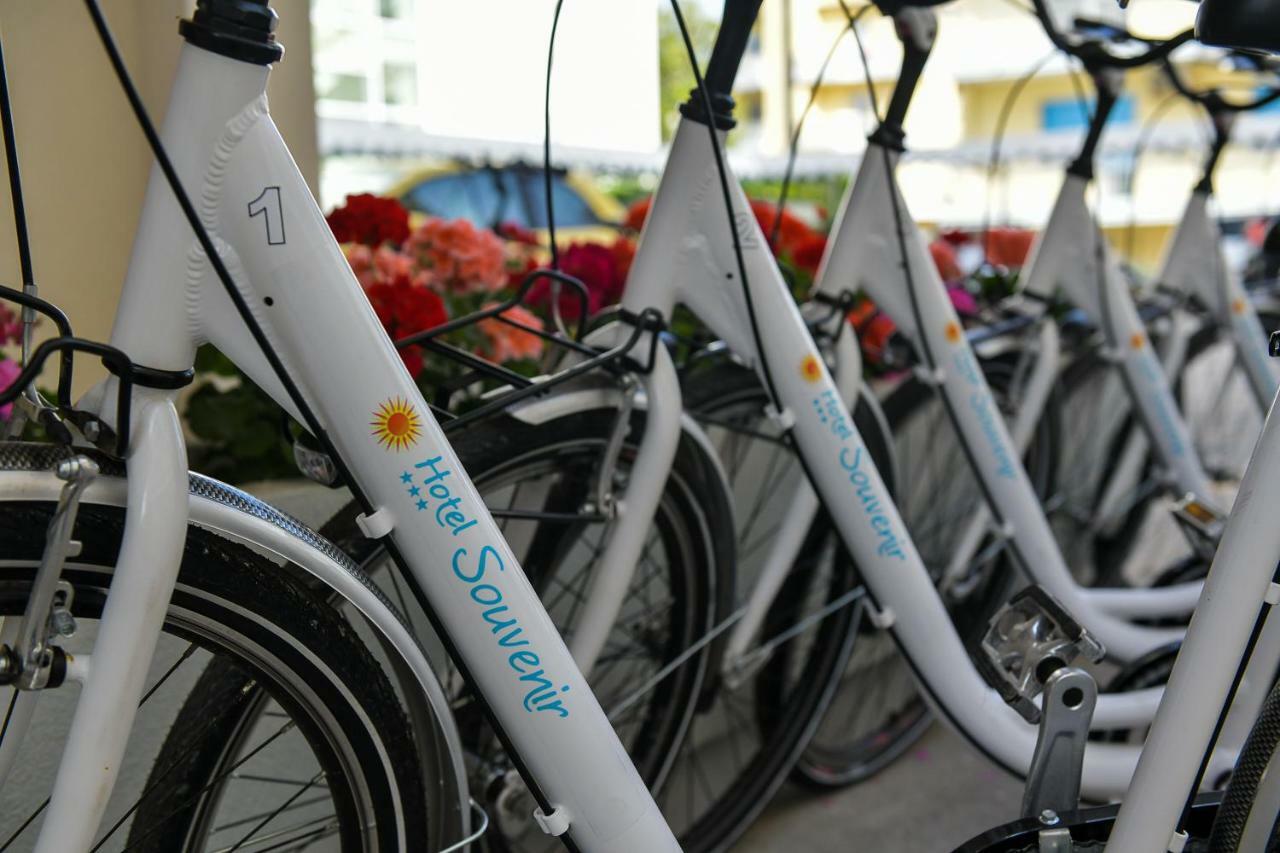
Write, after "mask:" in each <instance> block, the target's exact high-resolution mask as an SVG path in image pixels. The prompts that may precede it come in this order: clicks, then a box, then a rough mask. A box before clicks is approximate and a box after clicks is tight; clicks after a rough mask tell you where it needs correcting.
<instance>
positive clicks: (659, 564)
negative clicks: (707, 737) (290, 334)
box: [323, 409, 734, 853]
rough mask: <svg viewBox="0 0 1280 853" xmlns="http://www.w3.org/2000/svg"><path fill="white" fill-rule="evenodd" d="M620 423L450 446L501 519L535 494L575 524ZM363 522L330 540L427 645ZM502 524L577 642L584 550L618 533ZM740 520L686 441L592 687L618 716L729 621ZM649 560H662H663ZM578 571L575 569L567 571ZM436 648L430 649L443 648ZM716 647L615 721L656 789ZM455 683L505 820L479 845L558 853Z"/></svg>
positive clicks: (492, 434) (486, 787)
mask: <svg viewBox="0 0 1280 853" xmlns="http://www.w3.org/2000/svg"><path fill="white" fill-rule="evenodd" d="M616 417H617V415H616V411H615V410H613V409H601V410H593V411H585V412H581V411H580V412H575V413H571V414H568V415H564V416H560V417H555V418H553V419H551V420H549V421H546V422H543V423H539V424H528V423H524V422H522V421H519V420H516V419H515V418H511V417H505V416H504V417H500V418H495V419H492V420H487V421H484V422H482V423H480V424H478V425H477V426H475V427H473V428H471V429H469V430H466V431H464V432H461V433H459V434H457V435H455V436H451V441H452V442H453V447H454V450H455V451H456V452H457V453H458V455H459V457H460V458H461V460H462V463H463V466H464V467H465V468H466V470H467V472H468V474H469V475H470V476H471V478H472V480H473V482H474V483H475V484H476V487H477V488H478V489H479V490H480V493H481V495H482V496H483V497H484V499H485V501H486V503H487V504H488V505H489V506H490V509H491V510H492V509H499V510H500V511H501V509H503V508H504V507H503V506H502V502H504V501H507V500H510V501H511V504H510V505H508V506H507V507H506V508H508V509H509V508H510V506H515V505H520V506H521V507H522V508H529V507H524V506H523V504H520V500H521V495H522V494H524V495H528V494H531V493H533V494H539V495H542V497H539V498H538V501H539V503H538V505H537V507H536V508H538V509H541V510H544V511H552V512H556V513H559V514H560V515H561V516H562V517H563V516H571V515H573V514H574V513H580V512H581V511H582V508H583V506H584V503H585V502H586V501H588V500H589V499H590V498H591V497H592V496H593V495H594V488H595V484H596V478H597V475H598V465H599V464H600V461H601V458H602V457H603V454H604V450H605V447H606V444H607V442H608V439H609V437H610V436H611V435H612V432H613V428H614V423H615V420H616ZM643 424H644V420H643V416H642V415H640V414H636V415H635V416H633V419H632V424H631V431H630V432H629V433H628V436H627V438H626V440H625V441H624V443H623V447H622V451H621V454H620V457H619V471H620V472H621V476H625V475H626V472H627V471H629V467H630V465H631V463H632V461H633V460H634V458H635V451H636V447H637V442H638V441H639V439H640V437H641V436H642V434H643ZM535 478H536V479H535ZM529 483H545V484H546V486H547V488H546V489H545V490H544V491H542V492H539V491H538V490H537V488H532V487H529V486H527V485H525V484H529ZM522 488H523V489H525V490H526V491H524V492H522V491H521V489H522ZM355 514H356V508H355V507H354V506H351V507H347V508H345V509H344V510H343V511H341V512H340V513H339V514H338V515H337V516H335V518H334V519H333V520H331V521H330V522H329V523H328V524H327V525H326V526H325V527H324V530H323V532H324V533H325V535H327V536H328V537H329V538H330V539H331V540H332V541H334V542H335V543H336V544H338V545H339V547H342V548H343V549H344V550H346V551H347V552H348V553H349V554H351V555H352V556H353V557H354V558H356V560H357V561H358V562H360V563H362V564H363V565H365V566H366V567H368V568H367V570H368V571H369V573H370V574H371V575H372V576H373V577H374V579H375V581H376V582H378V583H379V584H381V585H383V586H384V588H385V589H386V590H387V591H388V594H390V595H392V597H393V598H394V599H396V600H398V601H399V602H400V603H401V604H402V606H403V607H405V609H406V610H407V611H408V612H410V614H411V622H412V623H413V624H414V625H415V626H416V627H417V628H418V629H419V630H420V631H421V632H422V633H424V634H429V633H430V629H429V627H428V626H427V625H426V623H425V619H424V618H422V616H421V610H420V608H418V607H417V606H416V605H415V604H414V603H413V602H412V598H411V596H408V595H405V594H404V589H403V587H404V586H405V579H404V578H399V579H397V578H396V574H397V573H396V572H394V571H386V570H385V569H386V567H387V561H386V558H385V554H384V553H383V552H382V551H381V550H380V549H379V548H378V547H377V546H376V543H371V542H370V541H369V540H368V539H366V538H364V537H363V536H362V535H361V534H360V533H359V531H358V530H357V529H356V527H355V524H354V518H355ZM497 517H498V518H499V523H500V525H502V526H503V529H504V533H505V534H506V535H507V537H508V540H509V541H510V542H511V543H512V545H513V547H514V548H516V550H517V555H518V556H519V557H520V558H521V564H522V568H523V569H524V571H525V573H526V574H527V575H528V577H529V579H530V581H531V582H532V583H533V585H534V588H535V589H537V590H538V592H539V595H541V596H542V598H543V602H544V604H546V605H547V608H548V612H549V613H550V615H551V617H552V620H553V621H554V622H555V623H556V627H557V629H558V630H560V632H561V633H562V635H564V636H565V638H566V639H567V640H569V639H571V638H572V635H573V628H574V625H575V624H576V619H577V613H578V610H577V607H578V605H579V604H581V601H582V595H581V592H582V590H583V588H584V587H585V584H587V583H589V581H590V577H591V568H592V567H593V566H594V562H592V561H589V562H587V563H586V564H585V565H584V566H579V565H578V562H577V556H576V555H580V554H582V553H583V551H582V546H583V545H584V544H585V545H586V547H587V549H591V548H593V547H594V546H592V544H591V542H592V540H593V539H596V538H599V539H602V538H603V536H604V535H605V533H604V532H603V530H604V524H607V522H603V523H602V522H598V521H590V520H585V519H584V520H582V521H568V522H565V521H547V522H532V521H519V520H512V519H509V518H508V519H507V520H504V517H503V515H501V514H499V515H498V516H497ZM731 518H732V514H731V509H730V507H729V504H728V501H727V496H726V495H725V494H724V490H723V489H722V488H720V487H719V486H718V475H717V474H716V472H715V469H714V465H713V464H712V463H711V462H710V461H709V460H708V459H707V457H706V454H705V453H704V452H703V451H702V450H701V448H700V447H698V446H697V445H696V444H695V443H694V442H692V441H691V440H689V439H687V438H686V439H684V440H682V441H681V443H680V447H679V449H678V451H677V454H676V460H675V464H674V467H673V470H672V474H671V477H670V478H669V479H668V482H667V486H666V490H665V492H664V495H663V499H662V501H661V503H660V506H659V510H658V515H657V518H656V519H655V524H654V526H653V528H651V530H650V534H649V535H650V537H651V539H650V543H649V546H648V549H647V551H646V554H647V556H646V558H645V561H644V562H642V565H641V567H640V569H638V570H637V572H636V577H634V578H633V580H632V587H631V590H630V591H629V595H628V600H627V604H626V605H624V611H623V614H622V615H621V616H620V620H619V624H618V625H616V626H615V628H614V631H613V633H612V634H611V635H610V641H609V644H608V645H607V647H606V651H607V650H608V649H610V648H614V649H630V650H631V651H629V652H623V651H618V652H617V653H616V654H615V655H613V656H612V657H610V656H609V655H608V654H606V655H605V656H602V658H601V661H600V663H598V664H597V666H596V668H595V669H594V670H593V671H592V673H591V677H590V679H589V683H590V684H591V686H592V689H593V691H595V693H596V696H597V698H599V699H600V701H601V704H602V706H603V707H604V708H605V710H606V712H608V711H609V710H610V708H611V707H614V706H615V705H616V704H617V703H619V702H620V701H621V700H622V699H623V698H624V697H627V696H628V694H629V693H631V692H632V691H633V690H635V688H636V687H637V685H640V684H644V683H645V682H646V680H647V679H648V678H649V676H650V675H652V674H653V673H655V672H656V671H657V670H659V669H660V668H662V667H663V666H666V665H667V664H670V663H671V662H673V661H675V659H676V658H677V657H678V656H680V654H681V653H682V652H685V651H686V650H687V649H689V648H691V647H693V646H694V645H695V644H696V643H697V642H698V641H699V640H701V639H702V638H704V637H705V636H706V635H707V634H708V633H709V632H710V631H711V630H712V628H713V627H714V626H715V625H716V624H717V623H718V622H719V621H720V620H722V619H723V618H725V616H726V615H727V608H728V605H729V602H731V601H732V596H733V589H732V584H733V572H732V568H733V552H734V551H733V540H732V537H731V535H728V534H727V533H726V531H728V530H730V528H731V524H732V522H731ZM597 534H598V536H597ZM517 540H518V541H517ZM649 550H653V551H656V552H659V553H658V554H657V556H653V555H650V554H649ZM596 556H598V553H597V554H596ZM570 562H572V563H574V565H573V566H572V567H570V566H568V565H567V564H568V563H570ZM650 563H652V564H653V565H650ZM655 566H656V568H654V567H655ZM655 587H656V592H655ZM655 595H656V596H662V595H669V596H670V600H669V601H667V602H665V604H663V603H661V602H660V604H659V605H653V604H652V602H653V600H654V598H655ZM642 622H643V624H642ZM425 644H426V645H427V646H428V648H430V647H431V646H432V641H431V640H430V639H428V640H426V642H425ZM715 647H716V644H715V643H711V644H708V645H706V646H700V647H699V648H698V649H697V650H696V651H695V652H694V653H693V654H692V655H691V656H690V657H689V658H688V659H687V660H686V661H684V662H683V663H682V664H681V665H680V666H678V667H677V668H676V669H675V670H674V671H673V672H671V673H670V674H669V675H668V676H667V677H666V678H664V679H662V680H661V681H659V682H658V683H657V685H656V686H654V687H652V688H651V689H650V690H649V691H648V692H647V693H646V694H644V695H643V696H642V697H641V699H640V700H639V701H636V702H634V703H633V704H632V705H631V706H630V708H629V709H628V710H626V711H624V712H622V713H621V714H620V715H617V716H614V717H613V722H614V725H615V727H616V728H617V730H618V734H619V737H620V738H621V739H622V741H623V744H624V746H626V747H627V749H628V751H629V753H630V755H631V758H632V760H633V762H634V763H635V764H636V768H637V770H638V771H639V772H640V774H641V777H642V778H643V779H645V781H646V783H647V784H649V785H650V787H651V788H653V789H658V788H660V787H661V786H662V785H663V784H664V782H665V780H666V779H667V778H668V776H669V774H670V772H671V768H672V766H673V764H674V762H675V756H676V755H677V753H678V751H679V748H680V745H681V743H682V741H683V739H684V736H685V733H686V732H687V730H688V727H689V725H690V721H691V719H692V718H693V716H694V714H695V710H696V707H697V702H698V698H699V696H700V695H701V694H702V691H703V689H704V679H705V676H706V673H707V668H708V660H709V659H710V657H711V656H712V654H713V649H714V648H715ZM606 658H609V660H607V661H606ZM624 658H625V659H624ZM642 658H643V659H642ZM627 659H629V660H630V663H628V662H627ZM443 680H444V682H445V683H446V685H448V684H456V685H457V686H458V687H459V692H458V693H457V694H455V696H454V699H455V703H456V704H457V705H458V707H459V713H458V724H459V729H460V731H461V734H462V738H463V745H464V748H466V749H467V751H468V753H469V755H470V757H471V758H472V759H475V760H474V762H473V763H474V765H475V767H476V773H475V774H474V776H473V778H472V779H471V782H472V793H473V795H474V796H475V797H476V799H477V800H479V801H481V804H482V805H483V806H484V807H485V808H486V810H488V811H489V813H490V815H491V816H492V817H494V818H495V825H494V827H493V828H491V829H490V831H489V833H488V834H487V835H486V836H485V838H484V839H483V840H482V842H481V843H482V845H483V848H484V849H486V850H491V851H502V853H506V851H517V850H518V851H543V850H548V851H549V850H554V849H559V846H560V842H558V841H556V840H554V839H549V838H548V837H547V836H546V835H544V834H543V833H541V832H540V831H539V830H538V829H537V828H536V827H535V826H533V825H532V821H531V820H529V817H528V816H529V814H530V813H531V812H532V808H533V804H532V803H531V802H530V801H529V800H528V796H527V794H524V795H523V796H515V797H513V795H512V790H513V789H512V787H511V783H510V781H509V780H510V778H511V777H510V776H509V775H508V771H509V770H510V769H511V767H512V765H511V763H510V761H509V759H508V758H507V757H506V756H505V754H504V753H503V752H502V750H501V748H500V746H499V744H498V743H497V741H496V738H495V737H494V735H493V733H492V730H491V729H490V727H489V725H488V722H487V719H486V718H485V717H484V716H483V715H482V714H480V713H479V711H478V708H476V707H475V703H468V702H467V701H466V699H465V695H466V692H465V689H464V688H462V686H461V684H460V682H459V681H458V680H457V679H456V678H455V677H454V674H453V673H452V672H449V673H448V674H446V676H445V677H444V679H443ZM526 807H527V808H526ZM685 849H686V850H692V849H695V848H692V847H688V846H686V848H685Z"/></svg>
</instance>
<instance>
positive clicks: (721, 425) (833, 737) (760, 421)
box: [686, 363, 923, 784]
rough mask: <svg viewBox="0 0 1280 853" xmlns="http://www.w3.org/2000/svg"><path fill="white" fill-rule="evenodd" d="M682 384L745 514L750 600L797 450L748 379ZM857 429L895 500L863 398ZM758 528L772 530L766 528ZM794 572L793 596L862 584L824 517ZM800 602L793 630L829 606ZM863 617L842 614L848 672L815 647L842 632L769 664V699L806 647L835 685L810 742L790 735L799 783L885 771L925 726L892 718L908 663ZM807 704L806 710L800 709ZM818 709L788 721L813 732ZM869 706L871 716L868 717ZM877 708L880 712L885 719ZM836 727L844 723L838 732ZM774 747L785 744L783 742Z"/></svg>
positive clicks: (704, 374) (745, 577)
mask: <svg viewBox="0 0 1280 853" xmlns="http://www.w3.org/2000/svg"><path fill="white" fill-rule="evenodd" d="M686 385H687V396H688V400H689V402H690V408H691V409H692V411H693V412H694V416H695V417H697V418H698V419H699V420H700V421H702V422H703V424H704V425H705V426H706V428H707V431H708V434H709V435H710V436H711V438H712V440H713V441H715V442H716V444H717V446H718V447H719V448H720V453H721V459H722V460H723V462H724V465H725V468H726V471H727V473H728V475H729V478H730V481H731V483H732V485H733V488H734V495H735V502H736V505H737V506H738V507H739V509H740V510H743V511H742V512H740V513H739V525H738V528H739V540H738V541H739V554H738V562H739V578H740V584H739V588H740V590H741V595H740V597H741V598H743V599H746V597H747V596H748V594H749V591H750V590H751V589H753V588H754V586H755V583H756V579H757V578H758V576H759V574H760V572H761V571H762V569H763V568H764V565H763V564H764V560H765V559H766V558H767V555H766V553H765V552H766V551H767V548H766V545H767V544H768V543H771V542H772V541H773V538H774V536H775V534H776V533H777V530H778V522H779V520H780V518H781V512H782V509H783V508H784V507H785V506H786V505H787V504H788V503H789V502H790V499H791V496H792V495H793V494H794V490H795V489H796V488H797V487H798V485H799V484H800V482H801V478H802V477H803V472H802V471H801V469H800V466H799V464H798V462H797V460H796V459H795V457H794V452H793V451H792V449H791V448H790V447H789V446H788V445H783V444H780V443H778V441H777V435H776V428H774V427H773V426H772V424H771V423H770V422H769V421H768V420H767V419H766V418H765V416H764V408H765V405H766V403H767V402H768V401H767V398H766V396H765V394H764V391H763V390H762V389H761V387H760V384H759V381H758V380H757V379H756V377H755V375H754V374H753V373H752V372H751V371H749V370H746V369H745V368H742V367H739V366H737V365H734V364H729V363H721V364H717V365H715V366H713V367H711V368H708V369H705V370H702V371H699V372H697V373H695V374H694V377H693V379H692V380H690V381H687V382H686ZM854 423H855V425H856V426H857V429H858V431H859V433H860V434H861V436H862V438H863V441H864V442H866V444H867V447H868V450H869V451H870V453H871V456H872V459H873V460H874V461H875V463H876V465H877V467H878V468H879V470H880V471H881V472H882V475H883V476H884V477H885V479H886V485H887V486H888V488H889V490H890V493H892V491H893V483H892V472H893V466H892V464H890V456H889V449H888V444H887V437H886V434H885V429H884V427H883V425H882V423H881V421H880V419H879V418H878V417H877V416H876V415H875V413H874V412H873V410H872V408H871V405H870V403H869V401H867V400H866V399H863V400H862V402H861V403H860V404H859V405H858V407H857V409H856V411H855V413H854ZM761 519H766V520H767V522H766V523H760V520H761ZM792 572H793V577H795V578H797V580H794V581H792V583H794V584H796V588H797V589H798V588H799V585H800V583H801V581H800V580H798V578H801V577H804V576H805V574H806V573H816V574H817V575H818V576H819V577H829V578H830V579H831V581H832V582H834V583H837V584H839V585H840V588H842V589H843V588H853V587H852V586H850V585H849V584H850V583H851V581H846V580H844V578H850V579H853V578H856V571H855V569H854V566H853V563H852V561H851V560H850V559H849V557H848V555H847V553H846V551H845V549H844V547H843V546H842V545H840V544H838V538H837V536H836V534H835V531H834V528H833V527H832V526H831V523H830V521H829V519H828V518H827V517H826V515H825V513H820V514H819V517H818V518H817V519H816V520H815V522H814V523H813V525H812V528H811V529H810V531H809V532H808V535H807V538H806V541H805V543H804V545H803V546H802V548H801V550H800V554H799V558H798V561H797V565H796V566H795V567H794V568H793V569H792ZM854 586H856V583H855V584H854ZM796 594H797V595H799V596H800V598H801V600H798V601H796V602H795V603H793V604H791V605H790V606H791V607H792V608H793V609H794V610H795V616H794V617H791V620H790V621H791V622H792V623H793V624H794V623H795V622H798V621H800V620H801V619H803V618H804V614H805V613H806V612H810V613H811V612H815V611H817V610H819V609H821V608H822V607H824V606H825V603H824V602H823V600H822V599H821V597H820V593H819V589H818V587H817V586H814V587H812V588H811V589H809V590H807V591H805V592H804V593H801V592H797V593H796ZM805 594H807V595H808V598H809V600H808V601H807V602H806V601H804V600H803V598H804V595H805ZM837 594H844V593H840V592H839V590H836V591H834V592H831V593H830V595H831V597H832V598H834V596H835V595H837ZM860 608H861V605H854V606H853V607H852V608H846V609H849V610H850V611H851V612H850V614H849V620H850V625H852V624H853V621H854V620H857V621H858V623H859V629H858V632H857V636H856V638H855V639H854V644H853V647H852V651H851V656H850V658H849V661H848V663H847V665H846V666H845V667H843V668H842V669H839V670H831V671H828V670H826V669H825V668H824V667H829V666H832V665H833V664H834V658H833V656H832V655H830V652H829V650H828V649H827V648H825V647H823V646H820V645H818V643H819V642H822V643H831V644H836V643H838V642H840V641H841V639H842V638H841V636H840V634H839V633H838V631H839V630H840V628H839V625H837V626H836V627H835V629H834V630H829V631H827V632H826V633H824V634H816V633H815V636H814V639H812V640H808V641H806V642H807V646H804V645H800V646H787V647H785V648H783V649H781V650H780V651H779V653H777V654H775V655H773V658H772V661H771V663H770V666H769V669H770V671H769V672H768V673H767V675H768V678H769V679H770V681H769V684H771V685H773V686H772V687H770V688H769V689H771V690H775V691H777V690H781V689H782V688H781V687H780V686H779V685H785V684H791V683H794V682H795V681H796V680H797V679H798V675H797V672H798V670H799V668H801V667H802V666H803V665H805V662H804V660H803V657H802V655H803V654H805V653H806V652H802V651H800V650H801V649H806V648H807V649H808V651H807V654H808V655H810V656H811V657H812V658H813V660H812V661H811V662H809V663H808V665H810V666H813V667H815V675H814V676H813V677H814V678H815V679H817V678H819V677H830V678H831V679H833V685H834V692H833V693H832V698H831V699H830V700H829V701H830V705H829V706H828V707H827V709H826V712H825V714H823V715H822V716H820V717H818V718H817V726H816V728H814V729H813V734H812V735H810V736H806V735H805V734H804V732H803V731H802V730H799V731H797V732H795V733H794V734H793V736H795V737H799V738H803V739H806V740H807V741H808V745H807V747H806V748H805V749H804V751H803V753H802V754H801V756H800V758H799V759H798V761H797V763H796V765H795V768H794V770H795V775H796V777H797V778H798V779H800V780H801V781H819V782H820V784H828V780H830V779H831V778H832V776H833V775H834V772H835V771H833V768H837V767H838V768H841V769H843V768H845V767H847V766H848V764H849V762H850V761H851V760H852V761H855V762H857V763H859V764H866V763H868V762H871V761H876V760H883V761H886V762H887V761H888V760H891V758H892V757H893V755H894V754H896V753H898V752H901V750H902V749H905V745H908V744H909V743H910V742H911V741H913V740H914V739H915V737H917V736H918V735H919V734H920V733H921V732H922V731H923V726H920V725H918V720H919V719H920V715H918V714H916V715H910V716H909V717H907V718H904V717H903V716H901V715H898V714H896V713H894V712H895V711H896V709H897V708H898V707H899V705H900V704H901V703H900V702H899V700H898V699H897V698H896V696H897V694H900V693H901V691H902V681H901V679H900V678H899V676H902V675H903V673H902V672H899V671H897V670H898V669H899V668H901V669H904V670H905V664H904V663H903V662H902V661H901V659H900V658H899V656H898V655H897V652H896V649H894V647H893V644H892V641H890V640H889V639H888V637H887V635H886V634H885V632H882V631H880V630H878V629H875V628H874V627H872V626H871V625H870V622H868V621H866V620H864V619H862V618H861V617H862V613H861V612H860ZM775 621H776V623H777V624H776V627H770V628H768V629H766V632H765V636H766V637H770V636H774V635H776V634H779V633H782V632H785V631H786V630H788V629H789V628H790V627H791V626H790V625H788V624H787V621H788V619H787V618H785V617H783V616H781V615H776V618H775ZM842 621H843V616H842ZM905 678H906V683H907V685H908V687H907V689H909V690H911V691H912V693H914V688H913V687H911V681H910V672H909V671H907V672H905ZM779 700H780V697H779V696H777V695H773V696H770V695H768V694H765V695H762V696H761V697H760V698H759V699H758V701H759V702H760V703H761V709H760V713H761V714H773V713H776V712H775V711H773V710H771V709H772V708H773V707H774V706H775V705H776V704H777V703H778V702H779ZM801 701H803V702H804V703H809V704H800V703H801ZM820 701H822V695H821V693H820V692H819V691H817V690H815V691H813V692H812V693H810V694H806V695H805V696H804V697H802V700H797V704H796V707H795V708H794V709H793V712H792V713H793V714H794V716H795V718H796V720H797V721H800V722H802V723H804V724H806V725H811V723H810V722H809V720H810V718H811V717H813V716H814V715H815V714H817V713H819V711H820V710H821V709H820V707H819V705H818V703H819V702H820ZM849 707H852V708H854V709H855V710H857V711H858V712H859V713H860V714H861V718H860V719H859V720H858V721H857V722H859V723H860V725H861V727H859V728H857V729H855V730H853V731H851V730H850V729H849V728H848V725H847V724H848V719H847V717H848V710H847V709H848V708H849ZM868 707H871V708H872V709H873V710H872V711H871V712H868V711H867V708H868ZM875 708H879V709H880V711H881V713H880V714H879V715H877V714H876V713H875V711H874V709H875ZM833 720H839V721H840V722H839V724H833V722H832V721H833ZM904 720H905V722H904ZM800 728H801V727H800V726H797V729H800ZM851 734H853V735H854V736H855V739H856V740H857V742H858V746H857V747H856V748H855V751H857V752H858V756H857V757H856V758H853V759H851V758H850V756H849V754H848V753H849V751H850V750H849V746H848V739H849V738H850V736H851ZM778 739H779V741H782V740H783V737H782V735H779V738H778ZM780 752H781V750H780Z"/></svg>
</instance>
